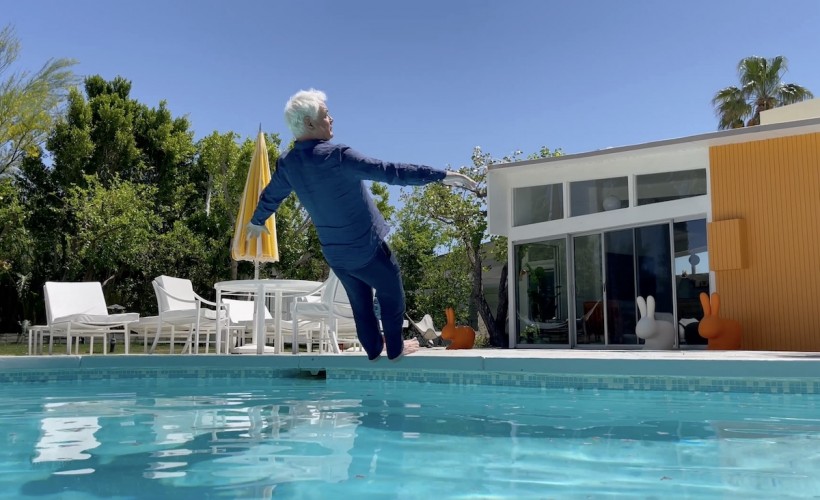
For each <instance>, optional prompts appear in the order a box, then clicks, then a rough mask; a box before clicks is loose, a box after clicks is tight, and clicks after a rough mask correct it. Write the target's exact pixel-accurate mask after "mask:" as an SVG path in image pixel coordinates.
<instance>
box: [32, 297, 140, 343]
mask: <svg viewBox="0 0 820 500" xmlns="http://www.w3.org/2000/svg"><path fill="white" fill-rule="evenodd" d="M43 289H44V292H45V302H46V320H47V322H48V324H47V325H46V328H47V331H48V333H47V334H48V353H49V354H51V353H52V351H53V347H54V338H55V337H65V339H66V353H67V354H71V346H72V343H75V345H76V349H75V350H76V352H77V353H78V354H79V348H80V338H88V339H89V353H90V354H93V353H94V339H95V338H100V339H101V340H102V343H103V354H108V338H109V335H110V334H112V333H122V334H123V335H124V339H125V349H126V351H125V352H126V354H127V353H128V344H129V342H130V339H129V336H128V324H129V323H131V322H134V321H137V320H138V319H139V314H137V313H124V314H108V307H107V306H106V304H105V296H104V295H103V291H102V284H100V282H98V281H86V282H57V281H47V282H46V284H45V286H44V287H43Z"/></svg>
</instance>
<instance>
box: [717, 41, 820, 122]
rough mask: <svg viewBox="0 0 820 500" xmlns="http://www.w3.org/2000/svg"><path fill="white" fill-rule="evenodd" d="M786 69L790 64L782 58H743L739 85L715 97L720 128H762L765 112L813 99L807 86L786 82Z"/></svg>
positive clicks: (726, 89)
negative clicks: (761, 121) (761, 123)
mask: <svg viewBox="0 0 820 500" xmlns="http://www.w3.org/2000/svg"><path fill="white" fill-rule="evenodd" d="M787 69H788V61H787V60H786V58H785V57H783V56H775V57H772V58H768V59H767V58H765V57H757V56H752V57H746V58H743V59H741V60H740V62H739V63H738V65H737V74H738V79H739V80H740V86H739V87H738V86H730V87H726V88H723V89H721V90H719V91H718V92H717V93H716V94H715V97H714V98H712V105H713V106H714V107H715V113H716V114H717V116H718V129H720V130H724V129H731V128H741V127H750V126H753V125H759V124H760V113H761V112H762V111H766V110H768V109H773V108H776V107H779V106H785V105H787V104H794V103H796V102H800V101H804V100H806V99H811V98H813V97H814V95H813V94H812V93H811V92H810V91H809V90H808V89H806V88H805V87H801V86H800V85H797V84H795V83H783V81H782V77H783V74H785V73H786V71H787Z"/></svg>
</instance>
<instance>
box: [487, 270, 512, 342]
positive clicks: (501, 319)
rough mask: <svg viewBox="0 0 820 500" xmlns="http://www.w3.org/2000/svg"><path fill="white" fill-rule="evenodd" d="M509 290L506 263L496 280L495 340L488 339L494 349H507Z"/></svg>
mask: <svg viewBox="0 0 820 500" xmlns="http://www.w3.org/2000/svg"><path fill="white" fill-rule="evenodd" d="M509 298H510V297H509V290H508V287H507V263H506V262H505V263H504V267H502V268H501V278H499V280H498V309H497V310H496V313H495V325H494V326H495V333H496V334H497V336H496V337H495V339H494V338H493V337H490V343H491V344H492V345H493V346H495V347H503V348H507V347H509V337H508V336H507V334H506V332H507V312H508V310H509V303H510V300H509Z"/></svg>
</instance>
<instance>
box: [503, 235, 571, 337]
mask: <svg viewBox="0 0 820 500" xmlns="http://www.w3.org/2000/svg"><path fill="white" fill-rule="evenodd" d="M515 252H516V274H515V276H517V280H516V281H515V293H516V304H517V305H518V310H517V318H516V320H517V327H518V328H517V335H516V342H515V343H516V346H518V347H543V346H551V347H569V321H568V318H569V313H568V309H569V303H568V301H567V292H566V283H567V251H566V238H560V239H556V240H548V241H540V242H537V243H526V244H522V245H517V246H516V247H515Z"/></svg>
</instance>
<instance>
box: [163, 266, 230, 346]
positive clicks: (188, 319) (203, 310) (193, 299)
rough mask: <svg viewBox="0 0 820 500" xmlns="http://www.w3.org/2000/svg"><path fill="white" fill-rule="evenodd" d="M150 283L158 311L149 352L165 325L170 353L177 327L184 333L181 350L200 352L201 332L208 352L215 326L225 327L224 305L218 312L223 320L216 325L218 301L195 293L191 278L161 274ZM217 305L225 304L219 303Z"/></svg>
mask: <svg viewBox="0 0 820 500" xmlns="http://www.w3.org/2000/svg"><path fill="white" fill-rule="evenodd" d="M153 285H154V292H155V293H156V295H157V309H158V310H159V314H158V315H157V323H156V329H157V330H156V336H155V337H154V342H153V343H152V345H151V349H150V352H154V350H155V349H156V347H157V343H158V342H159V339H160V335H161V334H162V333H163V330H164V329H165V328H168V329H169V332H170V338H169V342H170V344H171V347H170V352H171V354H173V352H174V343H175V342H176V338H175V337H176V332H177V330H179V331H180V332H181V333H183V334H184V335H185V344H184V345H183V347H182V352H185V351H186V350H187V351H188V352H189V353H199V344H200V335H201V334H204V335H205V352H206V353H207V352H208V348H209V345H210V340H211V335H215V334H216V332H217V328H218V327H221V328H223V329H225V330H227V328H226V327H227V321H228V320H227V317H228V311H227V308H226V309H225V310H224V311H223V312H222V314H221V317H222V318H224V319H223V320H222V321H223V323H222V324H221V325H217V324H216V317H217V314H216V307H217V304H216V303H215V302H211V301H209V300H206V299H205V298H203V297H201V296H200V295H198V294H197V293H196V292H194V287H193V284H192V283H191V280H189V279H184V278H175V277H172V276H165V275H163V276H158V277H156V278H154V281H153ZM203 304H204V305H206V306H211V307H213V309H211V308H208V307H203ZM220 307H225V306H224V305H221V306H220Z"/></svg>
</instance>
